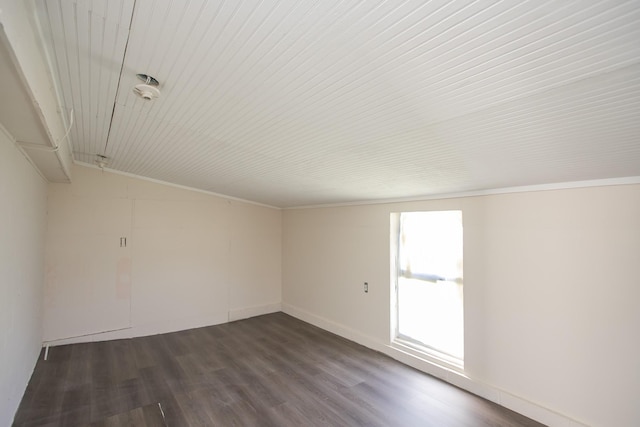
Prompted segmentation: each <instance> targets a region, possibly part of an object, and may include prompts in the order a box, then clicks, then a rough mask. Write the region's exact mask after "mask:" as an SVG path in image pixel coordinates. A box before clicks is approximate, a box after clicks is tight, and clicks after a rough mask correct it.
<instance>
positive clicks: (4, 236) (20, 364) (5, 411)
mask: <svg viewBox="0 0 640 427" xmlns="http://www.w3.org/2000/svg"><path fill="white" fill-rule="evenodd" d="M46 191H47V185H46V182H45V181H44V179H43V178H42V177H41V176H40V175H39V174H38V172H36V170H35V169H34V168H33V166H31V164H30V163H29V162H28V161H27V159H26V158H25V157H24V156H23V155H22V154H21V153H20V152H19V151H18V149H17V148H16V146H15V144H14V142H13V141H12V139H11V137H10V136H9V135H8V134H6V133H5V132H4V130H3V129H2V127H1V126H0V224H1V226H0V228H1V230H2V231H1V234H0V236H1V237H0V325H1V327H0V425H3V426H8V425H11V423H12V421H13V416H14V414H15V411H16V409H17V408H18V405H19V404H20V399H21V398H22V394H23V393H24V390H25V388H26V386H27V382H28V381H29V378H30V377H31V373H32V372H33V367H34V366H35V363H36V360H37V358H38V354H39V353H40V349H41V347H42V314H41V313H42V286H43V277H44V269H43V266H44V238H45V215H46V203H47V195H46Z"/></svg>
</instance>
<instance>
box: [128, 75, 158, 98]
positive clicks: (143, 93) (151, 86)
mask: <svg viewBox="0 0 640 427" xmlns="http://www.w3.org/2000/svg"><path fill="white" fill-rule="evenodd" d="M136 77H138V78H139V79H140V80H142V81H143V82H144V83H143V84H139V85H136V86H134V88H133V93H135V94H136V95H138V97H140V98H142V99H144V100H145V101H151V100H152V99H155V98H158V97H159V96H160V91H159V90H158V88H157V86H158V85H159V83H158V80H156V79H155V78H153V77H151V76H149V75H147V74H136Z"/></svg>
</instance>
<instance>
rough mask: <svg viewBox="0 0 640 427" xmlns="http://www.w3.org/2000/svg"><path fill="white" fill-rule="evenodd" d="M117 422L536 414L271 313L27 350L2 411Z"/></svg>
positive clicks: (74, 421) (306, 422)
mask: <svg viewBox="0 0 640 427" xmlns="http://www.w3.org/2000/svg"><path fill="white" fill-rule="evenodd" d="M158 403H159V404H160V405H161V407H162V410H163V412H164V417H162V419H160V418H158V414H159V413H160V412H159V411H156V410H155V409H154V408H156V409H157V408H158ZM159 422H161V424H158V423H159ZM118 425H123V426H124V425H140V426H156V425H158V426H165V425H166V426H168V427H183V426H185V427H189V426H211V425H221V426H225V427H226V426H243V427H244V426H261V427H264V426H279V427H286V426H380V427H384V426H399V425H402V426H408V427H410V426H438V427H443V426H456V427H457V426H473V427H479V426H510V427H511V426H523V427H538V426H541V425H542V424H540V423H537V422H535V421H533V420H530V419H528V418H526V417H523V416H521V415H519V414H517V413H515V412H512V411H509V410H507V409H505V408H502V407H500V406H498V405H496V404H493V403H491V402H488V401H486V400H484V399H481V398H479V397H477V396H474V395H472V394H470V393H467V392H465V391H463V390H460V389H458V388H456V387H453V386H451V385H449V384H446V383H444V382H442V381H440V380H438V379H436V378H433V377H431V376H429V375H426V374H424V373H422V372H419V371H417V370H415V369H413V368H410V367H408V366H406V365H403V364H401V363H399V362H397V361H395V360H393V359H391V358H389V357H387V356H385V355H383V354H381V353H377V352H375V351H372V350H369V349H367V348H365V347H362V346H360V345H358V344H356V343H353V342H351V341H348V340H346V339H344V338H342V337H338V336H336V335H333V334H331V333H329V332H326V331H323V330H321V329H319V328H316V327H314V326H312V325H309V324H307V323H304V322H302V321H299V320H297V319H295V318H293V317H290V316H288V315H286V314H284V313H275V314H269V315H265V316H259V317H254V318H251V319H246V320H241V321H237V322H232V323H228V324H223V325H217V326H210V327H206V328H198V329H192V330H188V331H182V332H174V333H170V334H163V335H155V336H151V337H141V338H134V339H131V340H116V341H107V342H99V343H88V344H74V345H68V346H61V347H53V348H51V349H50V350H49V360H47V361H44V360H42V358H40V360H39V361H38V363H37V365H36V367H35V369H34V372H33V375H32V377H31V380H30V382H29V385H28V386H27V389H26V392H25V395H24V397H23V399H22V402H21V404H20V408H19V409H18V412H17V414H16V416H15V421H14V426H15V427H26V426H32V427H33V426H48V427H53V426H82V427H84V426H93V427H95V426H118Z"/></svg>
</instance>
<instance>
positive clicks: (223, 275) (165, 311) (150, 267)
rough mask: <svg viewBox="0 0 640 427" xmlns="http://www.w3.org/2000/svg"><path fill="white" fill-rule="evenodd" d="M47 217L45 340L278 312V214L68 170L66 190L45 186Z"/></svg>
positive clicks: (164, 328) (140, 331)
mask: <svg viewBox="0 0 640 427" xmlns="http://www.w3.org/2000/svg"><path fill="white" fill-rule="evenodd" d="M76 174H77V175H76ZM48 211H49V215H48V227H47V242H46V270H47V274H46V281H45V302H44V319H45V322H44V339H45V341H56V340H64V339H67V338H71V337H82V336H85V337H84V338H81V339H78V340H79V341H83V340H84V341H87V340H99V339H110V338H117V337H127V336H137V335H146V334H156V333H163V332H168V331H175V330H181V329H187V328H193V327H199V326H205V325H211V324H217V323H223V322H226V321H228V319H229V318H231V319H232V320H233V319H237V318H242V317H247V316H252V315H257V314H263V313H266V312H272V311H278V310H279V309H280V301H281V212H280V211H279V210H277V209H271V208H267V207H262V206H257V205H252V204H248V203H243V202H238V201H234V200H229V199H225V198H222V197H215V196H212V195H208V194H204V193H200V192H196V191H190V190H185V189H181V188H176V187H171V186H168V185H162V184H158V183H153V182H149V181H145V180H141V179H136V178H131V177H127V176H123V175H117V174H113V173H109V172H102V171H100V170H97V169H93V168H87V167H82V166H76V167H74V182H73V183H72V184H70V185H69V184H50V185H49V203H48ZM124 238H126V246H124V240H122V239H124ZM121 240H122V242H123V243H122V246H121ZM110 331H116V332H110ZM96 334H99V335H96Z"/></svg>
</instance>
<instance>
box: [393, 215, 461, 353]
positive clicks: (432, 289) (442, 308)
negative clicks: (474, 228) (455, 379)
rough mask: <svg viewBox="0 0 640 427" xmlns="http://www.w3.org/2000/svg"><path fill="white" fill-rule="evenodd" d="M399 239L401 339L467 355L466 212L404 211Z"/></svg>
mask: <svg viewBox="0 0 640 427" xmlns="http://www.w3.org/2000/svg"><path fill="white" fill-rule="evenodd" d="M399 231H400V234H399V239H398V278H397V280H398V281H397V283H398V295H397V298H398V299H397V300H398V330H397V335H398V338H400V339H403V340H407V341H409V342H412V343H414V344H417V345H419V346H424V347H426V349H429V350H434V351H436V352H441V353H443V354H445V355H448V356H451V357H453V358H454V359H457V360H459V361H460V362H461V361H462V360H463V358H464V322H463V320H464V314H463V291H462V212H460V211H438V212H403V213H402V214H400V230H399Z"/></svg>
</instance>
